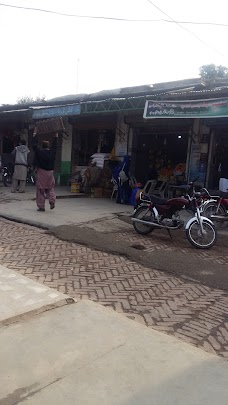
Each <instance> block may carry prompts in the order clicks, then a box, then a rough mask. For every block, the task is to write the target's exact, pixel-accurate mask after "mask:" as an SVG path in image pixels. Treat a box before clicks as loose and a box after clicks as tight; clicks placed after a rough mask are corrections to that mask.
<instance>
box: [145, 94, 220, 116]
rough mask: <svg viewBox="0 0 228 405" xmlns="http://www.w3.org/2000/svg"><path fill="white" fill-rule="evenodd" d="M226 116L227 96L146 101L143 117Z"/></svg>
mask: <svg viewBox="0 0 228 405" xmlns="http://www.w3.org/2000/svg"><path fill="white" fill-rule="evenodd" d="M219 117H228V98H217V99H208V100H186V101H165V100H164V101H150V100H148V101H146V104H145V109H144V114H143V118H145V119H152V118H219Z"/></svg>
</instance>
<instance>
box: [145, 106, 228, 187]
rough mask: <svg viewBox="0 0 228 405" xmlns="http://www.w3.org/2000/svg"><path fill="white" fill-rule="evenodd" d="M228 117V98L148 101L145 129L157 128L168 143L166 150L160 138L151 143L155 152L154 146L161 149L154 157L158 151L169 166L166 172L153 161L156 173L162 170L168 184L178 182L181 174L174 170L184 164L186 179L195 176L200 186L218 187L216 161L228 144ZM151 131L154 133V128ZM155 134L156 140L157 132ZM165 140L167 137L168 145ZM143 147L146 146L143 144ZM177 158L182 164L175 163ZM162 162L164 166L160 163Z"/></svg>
mask: <svg viewBox="0 0 228 405" xmlns="http://www.w3.org/2000/svg"><path fill="white" fill-rule="evenodd" d="M227 117H228V99H227V98H213V99H199V100H183V101H181V100H178V101H177V100H173V101H170V100H169V101H147V102H146V106H145V110H144V120H145V121H146V123H147V124H146V126H147V128H148V127H151V128H154V127H158V128H159V132H160V134H161V133H162V137H163V138H164V141H163V144H166V145H168V146H167V152H166V147H163V148H162V147H161V143H162V140H161V141H160V142H159V141H157V142H154V146H153V149H154V151H156V145H157V148H158V149H159V148H160V151H161V152H159V151H158V152H154V153H156V156H157V154H160V155H161V156H162V157H163V161H164V162H165V163H166V165H165V166H167V163H168V169H169V168H170V173H169V172H168V171H166V169H167V167H163V168H162V169H161V165H158V164H156V167H157V169H159V176H160V177H161V175H162V176H163V173H164V171H165V173H166V178H167V179H168V181H169V183H170V184H172V183H173V182H174V183H179V182H180V181H183V176H181V177H179V176H178V177H177V176H175V172H176V173H177V172H178V171H179V170H177V169H179V168H180V167H181V166H182V167H184V165H185V173H184V175H185V180H184V181H185V182H189V181H192V180H195V179H197V183H198V185H199V186H201V187H202V186H206V187H208V188H210V189H218V181H219V172H218V168H219V163H220V161H221V156H222V151H223V150H224V148H225V147H226V145H228V135H227V134H228V118H227ZM152 124H153V125H152ZM163 126H165V131H164V129H163ZM171 128H173V134H171ZM144 131H145V129H144ZM150 131H151V129H149V132H150ZM153 131H154V133H156V130H155V129H153ZM168 133H170V135H171V136H170V137H168ZM166 134H167V135H166ZM156 136H157V139H159V137H158V135H157V134H156ZM160 136H161V135H160ZM167 139H169V140H170V142H169V144H168V141H167ZM159 145H160V146H159ZM164 146H165V145H164ZM145 149H147V146H146V145H145ZM147 154H148V150H147ZM166 156H167V157H166ZM177 160H179V163H180V164H181V165H178V163H177ZM149 163H150V162H149ZM162 164H163V166H164V163H163V162H162ZM175 164H177V165H178V166H177V167H176V168H174V165H175ZM159 166H160V167H159Z"/></svg>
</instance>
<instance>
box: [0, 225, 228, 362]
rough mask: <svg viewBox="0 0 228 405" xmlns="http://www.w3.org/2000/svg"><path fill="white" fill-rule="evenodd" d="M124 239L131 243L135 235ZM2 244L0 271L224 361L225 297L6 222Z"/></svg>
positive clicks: (0, 232) (227, 341)
mask: <svg viewBox="0 0 228 405" xmlns="http://www.w3.org/2000/svg"><path fill="white" fill-rule="evenodd" d="M122 237H126V238H133V239H132V240H135V239H134V238H135V237H134V236H133V234H129V235H128V234H126V235H122ZM0 238H1V239H0V240H1V242H0V263H1V264H2V265H5V266H7V267H8V268H11V269H14V270H17V271H18V272H20V273H21V274H24V275H26V276H28V277H30V278H32V279H34V280H36V281H38V282H41V283H44V284H46V285H47V286H49V287H52V288H57V289H58V290H59V291H61V292H63V293H66V294H68V295H70V296H73V297H77V298H79V299H81V298H85V299H90V300H93V301H96V302H99V303H101V304H103V305H105V306H108V307H110V308H113V309H114V310H116V311H117V312H121V313H123V314H125V315H126V316H128V317H129V318H130V319H133V320H136V321H137V322H140V323H142V324H144V325H147V326H148V327H150V328H154V329H157V330H160V331H164V332H166V333H170V334H173V335H175V336H177V337H178V338H180V339H182V340H184V341H187V342H189V343H192V344H194V345H196V346H198V347H201V348H203V349H204V350H206V351H210V352H212V353H215V354H218V355H220V356H223V357H225V358H228V294H227V293H226V292H225V291H222V290H218V289H212V288H209V287H206V286H202V285H200V284H197V283H189V282H186V281H184V280H182V279H180V278H178V277H173V276H170V275H167V274H165V273H163V272H159V271H157V270H151V269H148V268H146V267H143V266H140V265H139V264H136V263H134V262H131V261H130V260H126V259H125V258H123V257H121V256H115V255H110V254H107V253H104V252H100V251H95V250H92V249H89V248H87V247H85V246H81V245H78V244H75V243H70V242H64V241H61V240H59V239H57V238H55V237H54V236H51V235H49V234H47V233H46V232H45V231H43V230H40V229H37V228H33V227H30V226H27V225H21V224H17V223H13V222H10V221H7V220H0ZM136 240H137V241H138V240H139V239H138V237H136ZM140 242H141V238H140ZM149 243H154V242H148V240H147V238H145V244H149ZM157 245H158V246H157V248H159V243H158V242H157ZM167 246H168V244H167ZM173 249H174V250H175V247H174V248H173ZM194 254H195V253H194ZM212 254H213V253H210V255H212Z"/></svg>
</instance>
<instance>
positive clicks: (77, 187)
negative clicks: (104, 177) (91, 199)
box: [70, 183, 80, 193]
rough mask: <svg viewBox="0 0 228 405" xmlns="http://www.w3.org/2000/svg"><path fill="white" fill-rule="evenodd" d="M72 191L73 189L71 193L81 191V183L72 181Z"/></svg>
mask: <svg viewBox="0 0 228 405" xmlns="http://www.w3.org/2000/svg"><path fill="white" fill-rule="evenodd" d="M70 191H71V193H80V184H79V183H71V186H70Z"/></svg>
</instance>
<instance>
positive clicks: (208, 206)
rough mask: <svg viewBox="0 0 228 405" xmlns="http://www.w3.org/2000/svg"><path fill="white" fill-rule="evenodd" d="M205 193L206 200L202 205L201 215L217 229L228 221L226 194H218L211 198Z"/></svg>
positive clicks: (227, 195)
mask: <svg viewBox="0 0 228 405" xmlns="http://www.w3.org/2000/svg"><path fill="white" fill-rule="evenodd" d="M205 190H206V189H205ZM206 192H207V193H208V199H207V201H204V203H203V204H202V213H203V215H204V216H205V217H207V218H209V219H211V220H212V221H213V222H214V224H215V226H216V227H217V228H218V227H220V226H221V225H222V224H223V223H224V222H226V221H228V192H227V193H222V192H220V195H218V196H211V195H210V194H209V192H208V191H207V190H206Z"/></svg>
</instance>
